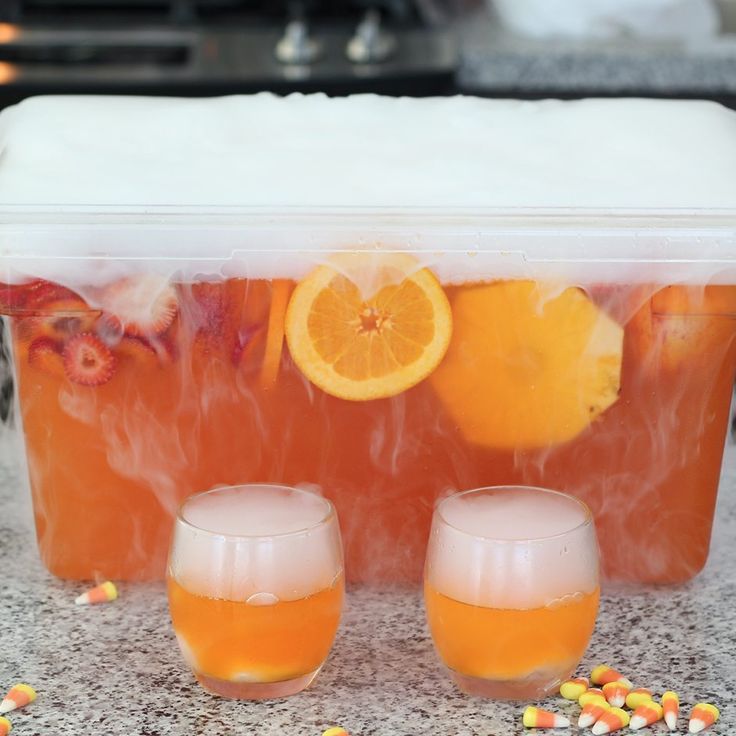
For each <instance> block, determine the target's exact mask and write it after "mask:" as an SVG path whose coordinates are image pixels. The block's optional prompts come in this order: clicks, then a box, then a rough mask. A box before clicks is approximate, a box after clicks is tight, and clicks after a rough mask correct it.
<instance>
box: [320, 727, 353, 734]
mask: <svg viewBox="0 0 736 736" xmlns="http://www.w3.org/2000/svg"><path fill="white" fill-rule="evenodd" d="M322 736H350V734H349V733H348V732H347V731H346V730H345V729H344V728H342V727H340V726H333V727H332V728H328V729H327V730H326V731H325V732H324V733H323V734H322Z"/></svg>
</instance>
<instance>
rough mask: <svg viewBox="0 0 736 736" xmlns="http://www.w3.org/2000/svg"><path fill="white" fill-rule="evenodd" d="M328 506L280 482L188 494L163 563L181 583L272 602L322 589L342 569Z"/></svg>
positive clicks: (192, 588) (202, 592) (215, 594)
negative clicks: (193, 495)
mask: <svg viewBox="0 0 736 736" xmlns="http://www.w3.org/2000/svg"><path fill="white" fill-rule="evenodd" d="M333 513H334V512H333V511H332V507H331V505H330V504H329V502H328V501H326V500H325V499H324V498H322V497H320V496H318V495H316V494H313V493H309V492H307V491H301V490H298V489H294V488H288V487H285V486H267V485H264V486H235V487H233V488H228V489H222V490H218V491H215V492H211V493H205V494H201V495H199V496H196V497H194V498H193V499H190V500H189V501H188V502H187V503H185V505H184V506H183V507H182V511H181V513H180V518H179V519H178V520H177V529H176V534H177V543H176V545H175V546H174V551H173V553H172V557H171V560H170V561H169V566H170V570H171V574H172V576H173V577H174V578H175V579H176V580H177V581H178V582H179V583H180V584H181V585H182V586H183V587H185V588H186V589H187V590H189V591H190V592H192V593H196V594H199V595H203V596H208V597H211V598H223V599H226V600H233V601H248V602H251V603H252V604H253V605H259V606H263V605H274V604H276V603H278V602H279V601H283V600H297V599H300V598H304V597H305V596H308V595H311V594H313V593H316V592H318V591H320V590H323V589H325V588H328V587H329V586H330V585H331V584H332V583H333V581H334V580H335V578H336V576H338V575H339V574H340V573H341V571H342V563H341V560H340V557H339V549H338V550H336V549H335V546H336V545H335V544H334V541H332V536H331V535H332V534H333V533H334V532H332V531H331V524H329V523H328V520H329V519H330V518H331V516H332V514H333Z"/></svg>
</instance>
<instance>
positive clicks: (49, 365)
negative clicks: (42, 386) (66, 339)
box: [28, 337, 64, 376]
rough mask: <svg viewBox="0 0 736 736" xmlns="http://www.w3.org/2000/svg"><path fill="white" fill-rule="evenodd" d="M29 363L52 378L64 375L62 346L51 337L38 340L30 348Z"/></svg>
mask: <svg viewBox="0 0 736 736" xmlns="http://www.w3.org/2000/svg"><path fill="white" fill-rule="evenodd" d="M28 363H29V365H32V366H33V367H34V368H38V369H39V370H42V371H43V372H44V373H49V374H50V375H52V376H63V375H64V359H63V358H62V356H61V345H60V344H59V343H58V342H56V341H55V340H52V339H51V338H49V337H38V338H36V339H35V340H34V341H33V342H32V343H31V345H30V347H29V348H28Z"/></svg>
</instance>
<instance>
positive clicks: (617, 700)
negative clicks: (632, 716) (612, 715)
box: [603, 681, 631, 708]
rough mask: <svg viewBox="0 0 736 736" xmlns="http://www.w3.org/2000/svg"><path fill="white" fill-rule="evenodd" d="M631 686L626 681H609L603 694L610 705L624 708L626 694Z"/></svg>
mask: <svg viewBox="0 0 736 736" xmlns="http://www.w3.org/2000/svg"><path fill="white" fill-rule="evenodd" d="M629 690H631V688H630V687H629V686H628V685H627V684H626V683H625V682H618V681H616V682H607V683H606V684H605V685H604V686H603V694H604V695H605V696H606V700H607V701H608V704H609V705H612V706H613V707H614V708H623V707H624V703H625V702H626V696H627V695H628V694H629Z"/></svg>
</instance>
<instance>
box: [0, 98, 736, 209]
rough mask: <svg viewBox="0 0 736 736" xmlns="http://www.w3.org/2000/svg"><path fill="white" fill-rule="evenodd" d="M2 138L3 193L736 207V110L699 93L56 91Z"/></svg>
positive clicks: (104, 198) (22, 110)
mask: <svg viewBox="0 0 736 736" xmlns="http://www.w3.org/2000/svg"><path fill="white" fill-rule="evenodd" d="M0 149H2V157H1V158H0V201H2V202H3V203H5V204H60V205H65V204H74V205H82V204H99V205H105V204H108V205H155V204H160V205H235V206H243V205H249V206H250V205H258V206H267V207H268V206H274V207H280V206H325V207H330V206H353V207H358V206H390V207H395V206H398V207H408V206H430V207H441V208H448V207H459V206H460V207H462V206H467V207H599V208H609V207H623V208H630V207H635V208H666V207H686V208H700V207H734V206H736V188H735V187H734V186H733V181H734V174H733V172H734V171H736V113H733V112H731V111H729V110H727V109H726V108H723V107H721V106H719V105H717V104H715V103H711V102H702V101H663V100H631V99H627V100H582V101H578V102H560V101H555V100H547V101H542V102H519V101H508V100H482V99H476V98H472V97H454V98H437V99H393V98H387V97H379V96H375V95H358V96H353V97H349V98H342V99H329V98H327V97H326V96H324V95H308V96H303V95H291V96H290V97H288V98H286V99H283V98H279V97H276V96H273V95H270V94H259V95H254V96H233V97H224V98H219V99H175V98H149V97H147V98H142V97H140V98H139V97H95V96H88V97H53V96H50V97H36V98H32V99H29V100H26V101H24V102H22V103H20V104H19V105H16V106H14V107H11V108H9V109H7V110H5V111H3V113H2V114H1V115H0ZM694 180H697V183H698V185H697V187H695V186H693V181H694Z"/></svg>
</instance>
